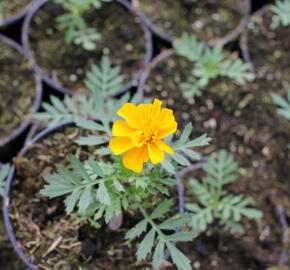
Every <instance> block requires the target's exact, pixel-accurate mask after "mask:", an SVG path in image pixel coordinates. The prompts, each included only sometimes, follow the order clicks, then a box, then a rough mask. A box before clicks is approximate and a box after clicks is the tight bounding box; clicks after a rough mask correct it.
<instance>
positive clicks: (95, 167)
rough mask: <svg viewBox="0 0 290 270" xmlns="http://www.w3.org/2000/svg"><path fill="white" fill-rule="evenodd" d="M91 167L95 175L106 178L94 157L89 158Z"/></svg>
mask: <svg viewBox="0 0 290 270" xmlns="http://www.w3.org/2000/svg"><path fill="white" fill-rule="evenodd" d="M89 165H90V167H91V169H92V171H93V173H94V174H96V175H97V176H100V177H104V174H103V171H102V169H101V167H100V166H99V164H98V162H96V161H95V160H94V159H93V158H92V157H90V158H89Z"/></svg>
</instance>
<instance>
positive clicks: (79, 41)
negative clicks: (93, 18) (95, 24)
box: [54, 0, 111, 51]
mask: <svg viewBox="0 0 290 270" xmlns="http://www.w3.org/2000/svg"><path fill="white" fill-rule="evenodd" d="M54 2H55V3H58V4H61V5H62V7H63V8H64V9H65V10H66V11H67V13H65V14H63V15H60V16H58V17H57V19H56V20H57V22H58V24H59V28H60V29H62V30H65V31H66V32H65V41H66V43H67V44H71V43H74V44H76V45H80V46H82V47H83V49H85V50H88V51H90V50H94V49H95V48H96V41H97V40H99V39H100V38H101V34H100V33H98V32H97V31H96V29H95V28H89V27H88V26H87V24H86V22H85V20H84V14H85V13H86V12H88V11H90V10H91V9H92V8H95V9H99V8H101V5H102V2H111V0H54Z"/></svg>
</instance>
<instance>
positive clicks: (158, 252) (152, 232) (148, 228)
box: [126, 200, 197, 270]
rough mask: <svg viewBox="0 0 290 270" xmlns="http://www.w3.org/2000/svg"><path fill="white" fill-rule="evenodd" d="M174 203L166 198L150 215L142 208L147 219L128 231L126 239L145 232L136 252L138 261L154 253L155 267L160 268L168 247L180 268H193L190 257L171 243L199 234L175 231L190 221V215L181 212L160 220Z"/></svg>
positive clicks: (192, 237) (186, 239) (188, 239)
mask: <svg viewBox="0 0 290 270" xmlns="http://www.w3.org/2000/svg"><path fill="white" fill-rule="evenodd" d="M172 205H173V201H172V200H165V201H163V202H162V203H160V204H159V205H158V207H157V208H155V210H154V211H153V212H152V213H151V214H150V215H148V214H147V212H146V211H145V210H144V209H143V208H141V212H142V214H143V216H144V218H145V219H144V220H142V221H140V222H139V223H138V224H136V225H135V226H134V227H133V228H132V229H131V230H130V231H128V232H127V233H126V239H130V240H133V239H135V238H136V237H140V236H141V235H142V234H143V233H145V236H144V237H143V240H142V241H141V243H140V245H139V248H138V250H137V253H136V255H137V260H138V261H141V260H143V259H145V258H146V257H147V256H148V255H149V254H150V253H152V254H153V256H152V260H153V267H154V268H155V269H159V267H160V266H161V265H162V261H163V258H164V254H165V248H166V247H167V248H168V250H169V252H170V255H171V257H172V260H173V263H175V264H176V266H177V267H178V269H180V270H190V269H192V268H191V265H190V261H189V259H188V258H186V256H185V255H184V254H183V253H182V252H181V251H180V250H178V249H177V248H176V247H175V246H174V245H173V244H172V243H171V241H191V240H192V239H194V238H195V237H196V236H197V235H196V234H195V233H193V232H175V230H176V229H177V228H179V229H180V228H182V227H183V226H184V225H185V224H186V223H187V222H188V221H189V218H188V215H185V214H183V215H181V214H180V215H177V216H174V217H171V218H169V219H167V220H165V221H163V222H161V223H160V222H158V220H159V219H161V218H163V217H164V215H165V214H168V213H169V211H170V209H171V207H172ZM156 221H157V222H158V224H157V223H156ZM164 231H166V233H165V232H164ZM169 231H171V233H170V234H168V232H169ZM154 247H155V248H154Z"/></svg>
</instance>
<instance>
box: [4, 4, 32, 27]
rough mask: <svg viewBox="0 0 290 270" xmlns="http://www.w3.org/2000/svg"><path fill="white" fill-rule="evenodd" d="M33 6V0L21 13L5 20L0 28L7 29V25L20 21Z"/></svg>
mask: <svg viewBox="0 0 290 270" xmlns="http://www.w3.org/2000/svg"><path fill="white" fill-rule="evenodd" d="M31 6H32V2H31V3H30V4H28V5H27V6H26V7H25V8H24V9H23V10H22V11H20V12H19V13H17V14H15V15H14V16H12V17H10V18H8V19H6V20H4V22H3V23H2V24H0V29H1V30H2V29H6V28H7V27H9V26H11V25H13V24H16V23H17V22H19V21H20V20H21V19H23V18H24V17H25V15H26V14H27V13H28V11H29V10H30V8H31Z"/></svg>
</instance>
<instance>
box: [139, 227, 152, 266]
mask: <svg viewBox="0 0 290 270" xmlns="http://www.w3.org/2000/svg"><path fill="white" fill-rule="evenodd" d="M154 238H155V230H154V229H153V228H152V229H151V230H150V231H149V232H148V233H147V234H146V236H145V237H144V239H143V240H142V242H141V243H140V246H139V248H138V250H137V253H136V255H137V261H141V260H144V259H145V258H146V256H147V254H148V253H149V252H150V251H151V250H152V247H153V244H154Z"/></svg>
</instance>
